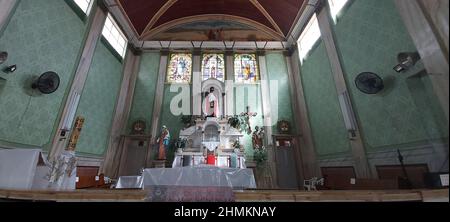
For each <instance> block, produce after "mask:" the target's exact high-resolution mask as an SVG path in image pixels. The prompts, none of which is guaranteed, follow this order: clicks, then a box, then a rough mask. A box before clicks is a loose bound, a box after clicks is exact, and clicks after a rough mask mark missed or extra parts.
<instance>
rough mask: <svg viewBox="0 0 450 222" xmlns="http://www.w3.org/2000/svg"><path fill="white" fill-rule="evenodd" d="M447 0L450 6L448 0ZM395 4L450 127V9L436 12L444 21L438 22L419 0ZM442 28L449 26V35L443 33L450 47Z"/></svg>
mask: <svg viewBox="0 0 450 222" xmlns="http://www.w3.org/2000/svg"><path fill="white" fill-rule="evenodd" d="M445 1H446V2H447V3H446V4H447V6H448V0H444V2H445ZM430 2H435V4H436V3H437V2H439V1H430ZM427 3H428V1H427ZM395 4H396V6H397V8H398V11H399V13H400V15H401V17H402V18H403V22H404V23H405V25H406V28H407V30H408V32H409V34H410V36H411V37H412V40H413V42H414V44H415V45H416V47H417V50H418V51H419V54H420V56H421V58H422V62H423V64H424V66H425V68H426V70H427V73H428V74H429V77H430V79H431V83H432V85H433V90H434V92H435V94H436V96H437V97H438V99H439V102H440V104H441V106H442V110H443V111H444V113H445V117H446V118H447V129H448V121H449V85H448V84H449V62H448V48H447V49H446V47H448V9H447V12H446V13H445V12H440V13H434V15H433V16H439V17H440V18H442V19H441V20H439V21H440V22H438V23H436V21H437V19H432V18H430V17H429V16H427V14H428V13H425V11H424V9H423V8H422V7H421V5H420V4H419V2H418V1H417V0H413V1H410V0H395ZM445 14H446V15H445ZM430 16H431V15H430ZM437 27H441V28H437ZM439 29H447V37H445V34H443V38H444V41H446V44H447V46H445V44H443V43H442V41H440V39H441V37H440V32H439ZM445 38H446V39H445Z"/></svg>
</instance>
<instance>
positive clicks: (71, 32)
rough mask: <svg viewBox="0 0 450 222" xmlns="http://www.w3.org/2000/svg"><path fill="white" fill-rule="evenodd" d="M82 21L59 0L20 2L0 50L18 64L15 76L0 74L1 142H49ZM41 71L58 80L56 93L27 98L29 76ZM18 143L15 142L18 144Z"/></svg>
mask: <svg viewBox="0 0 450 222" xmlns="http://www.w3.org/2000/svg"><path fill="white" fill-rule="evenodd" d="M85 29H86V25H85V24H84V22H83V21H82V20H81V19H80V18H79V17H78V16H77V15H76V14H75V12H74V11H73V10H72V9H71V8H70V7H69V6H68V5H67V3H66V2H65V1H61V0H46V1H36V0H21V1H20V2H19V5H18V6H17V8H16V11H15V14H14V15H13V16H12V17H11V20H10V22H9V24H8V25H7V27H6V29H5V31H4V32H3V33H2V36H0V50H1V51H8V53H9V58H8V61H7V62H6V63H4V64H2V65H0V69H3V68H4V67H5V66H6V65H11V64H17V67H18V69H17V71H16V72H15V73H14V74H10V75H7V74H4V73H3V72H0V76H1V77H3V78H6V79H7V80H6V81H1V80H0V113H1V115H0V145H1V144H17V145H19V144H24V145H30V146H43V145H45V144H47V143H49V142H50V139H51V136H52V129H53V128H54V125H55V124H56V122H57V117H58V112H59V110H60V107H61V105H62V103H63V98H64V94H65V92H66V90H67V88H68V83H69V82H70V80H71V78H72V76H73V73H74V69H75V65H76V61H77V58H78V54H79V52H80V48H81V44H82V42H83V38H84V34H85ZM46 71H55V72H57V73H58V74H59V76H60V78H61V85H60V88H59V89H58V91H57V92H55V93H53V94H51V95H39V96H33V97H30V96H29V93H31V92H30V85H31V83H30V79H32V78H33V77H35V76H39V75H40V74H42V73H44V72H46ZM19 146H20V145H19Z"/></svg>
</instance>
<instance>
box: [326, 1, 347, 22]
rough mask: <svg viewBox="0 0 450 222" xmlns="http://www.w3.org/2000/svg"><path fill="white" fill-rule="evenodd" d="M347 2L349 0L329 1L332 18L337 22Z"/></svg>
mask: <svg viewBox="0 0 450 222" xmlns="http://www.w3.org/2000/svg"><path fill="white" fill-rule="evenodd" d="M347 2H348V0H328V5H330V13H331V17H333V19H334V21H335V22H336V21H337V17H338V15H339V13H340V12H341V10H342V8H344V6H345V4H347Z"/></svg>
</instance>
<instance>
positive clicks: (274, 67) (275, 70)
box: [266, 52, 296, 133]
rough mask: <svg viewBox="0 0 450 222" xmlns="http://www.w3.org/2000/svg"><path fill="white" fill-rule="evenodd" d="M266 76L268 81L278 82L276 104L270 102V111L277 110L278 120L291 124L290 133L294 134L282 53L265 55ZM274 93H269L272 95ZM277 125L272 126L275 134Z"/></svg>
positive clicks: (294, 129) (286, 75)
mask: <svg viewBox="0 0 450 222" xmlns="http://www.w3.org/2000/svg"><path fill="white" fill-rule="evenodd" d="M266 63H267V75H268V78H269V80H278V104H275V103H273V102H271V105H272V110H275V109H278V120H286V121H289V122H290V123H291V128H292V131H291V133H295V132H296V125H295V121H294V116H293V114H292V103H291V101H292V99H291V93H290V90H289V88H290V86H289V76H288V71H287V64H286V59H285V57H284V55H283V53H281V52H280V53H268V54H267V55H266ZM273 93H275V92H272V91H271V92H270V94H271V95H273ZM277 131H278V130H277V125H276V124H275V125H274V126H273V132H274V133H277Z"/></svg>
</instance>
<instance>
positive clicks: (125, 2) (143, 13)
mask: <svg viewBox="0 0 450 222" xmlns="http://www.w3.org/2000/svg"><path fill="white" fill-rule="evenodd" d="M166 2H167V0H120V4H121V5H122V7H123V9H124V11H125V13H126V14H127V16H128V18H129V19H130V21H131V23H132V24H133V26H134V28H135V29H136V31H137V32H138V33H139V34H141V33H142V32H143V31H144V29H145V27H146V26H147V24H148V23H149V22H150V20H151V19H152V18H153V16H154V15H155V14H156V13H157V12H158V10H159V9H160V8H161V7H162V6H163V5H164V4H165V3H166Z"/></svg>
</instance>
